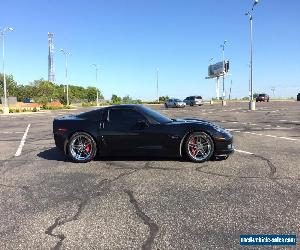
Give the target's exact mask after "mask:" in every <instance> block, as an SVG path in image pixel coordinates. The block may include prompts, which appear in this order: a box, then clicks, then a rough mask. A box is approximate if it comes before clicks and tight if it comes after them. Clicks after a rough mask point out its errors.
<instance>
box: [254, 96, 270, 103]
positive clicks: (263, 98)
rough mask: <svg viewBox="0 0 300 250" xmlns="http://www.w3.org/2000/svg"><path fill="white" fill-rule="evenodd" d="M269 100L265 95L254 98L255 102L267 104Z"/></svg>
mask: <svg viewBox="0 0 300 250" xmlns="http://www.w3.org/2000/svg"><path fill="white" fill-rule="evenodd" d="M269 100H270V96H268V95H267V94H259V95H258V96H257V97H256V102H269Z"/></svg>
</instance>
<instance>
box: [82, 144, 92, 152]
mask: <svg viewBox="0 0 300 250" xmlns="http://www.w3.org/2000/svg"><path fill="white" fill-rule="evenodd" d="M84 150H85V152H87V153H89V152H90V151H91V144H88V145H86V146H85V149H84Z"/></svg>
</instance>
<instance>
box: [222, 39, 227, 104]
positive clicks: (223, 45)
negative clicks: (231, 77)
mask: <svg viewBox="0 0 300 250" xmlns="http://www.w3.org/2000/svg"><path fill="white" fill-rule="evenodd" d="M226 42H227V40H225V41H224V42H223V44H222V45H221V48H222V57H223V95H222V106H226V101H225V80H224V78H225V61H224V60H225V45H226Z"/></svg>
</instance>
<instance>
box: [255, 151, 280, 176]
mask: <svg viewBox="0 0 300 250" xmlns="http://www.w3.org/2000/svg"><path fill="white" fill-rule="evenodd" d="M253 156H254V157H256V158H259V159H261V160H263V161H265V162H267V164H268V166H269V168H270V173H269V176H268V177H269V178H270V179H274V178H275V177H274V175H275V173H276V171H277V169H276V167H275V165H274V164H273V162H271V160H269V159H268V158H266V157H264V156H261V155H257V154H253Z"/></svg>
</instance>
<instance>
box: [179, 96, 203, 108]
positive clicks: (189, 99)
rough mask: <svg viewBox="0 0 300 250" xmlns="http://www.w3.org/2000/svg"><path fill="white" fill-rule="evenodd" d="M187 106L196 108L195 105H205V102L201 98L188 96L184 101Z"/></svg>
mask: <svg viewBox="0 0 300 250" xmlns="http://www.w3.org/2000/svg"><path fill="white" fill-rule="evenodd" d="M183 101H184V102H185V103H186V105H190V106H194V105H199V106H201V105H203V100H202V97H201V96H199V95H198V96H188V97H187V98H185V99H184V100H183Z"/></svg>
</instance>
